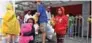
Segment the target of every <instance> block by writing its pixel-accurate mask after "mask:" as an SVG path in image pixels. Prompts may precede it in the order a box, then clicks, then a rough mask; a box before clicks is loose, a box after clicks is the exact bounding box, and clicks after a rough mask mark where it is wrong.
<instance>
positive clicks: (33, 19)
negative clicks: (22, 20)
mask: <svg viewBox="0 0 92 43" xmlns="http://www.w3.org/2000/svg"><path fill="white" fill-rule="evenodd" d="M30 19H31V20H32V21H33V24H34V23H35V21H34V19H33V18H29V19H28V20H27V22H26V23H28V22H29V20H30Z"/></svg>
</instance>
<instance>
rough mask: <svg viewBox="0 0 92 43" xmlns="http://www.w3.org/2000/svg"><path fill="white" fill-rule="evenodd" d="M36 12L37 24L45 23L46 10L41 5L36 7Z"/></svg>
mask: <svg viewBox="0 0 92 43" xmlns="http://www.w3.org/2000/svg"><path fill="white" fill-rule="evenodd" d="M37 12H39V13H40V16H39V19H38V22H39V23H43V22H46V23H47V15H46V9H45V7H44V6H43V4H40V5H37Z"/></svg>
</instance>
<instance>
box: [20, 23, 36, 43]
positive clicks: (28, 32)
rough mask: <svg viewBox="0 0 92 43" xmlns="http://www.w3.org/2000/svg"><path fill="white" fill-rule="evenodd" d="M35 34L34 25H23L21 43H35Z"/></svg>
mask: <svg viewBox="0 0 92 43" xmlns="http://www.w3.org/2000/svg"><path fill="white" fill-rule="evenodd" d="M34 34H35V31H34V29H33V24H30V23H25V24H22V26H21V31H20V38H19V43H34Z"/></svg>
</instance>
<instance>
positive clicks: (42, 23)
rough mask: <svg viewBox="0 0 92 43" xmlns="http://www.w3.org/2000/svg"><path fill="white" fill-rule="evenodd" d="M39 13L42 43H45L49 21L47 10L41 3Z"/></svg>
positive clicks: (38, 3)
mask: <svg viewBox="0 0 92 43" xmlns="http://www.w3.org/2000/svg"><path fill="white" fill-rule="evenodd" d="M37 12H38V13H40V15H39V19H38V22H39V24H40V31H41V32H42V43H45V40H46V29H47V22H48V20H47V14H46V9H45V7H44V6H43V4H42V3H41V2H40V1H37Z"/></svg>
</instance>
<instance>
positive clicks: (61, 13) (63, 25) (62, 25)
mask: <svg viewBox="0 0 92 43" xmlns="http://www.w3.org/2000/svg"><path fill="white" fill-rule="evenodd" d="M54 22H55V25H54V28H55V32H56V34H57V43H63V42H64V36H65V34H66V30H67V26H68V16H66V15H65V10H64V7H60V8H58V9H57V15H56V16H55V18H54Z"/></svg>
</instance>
